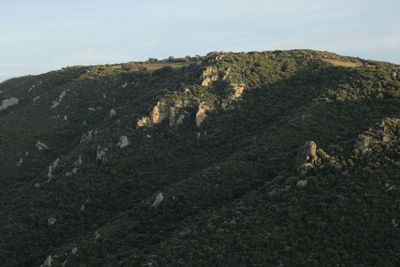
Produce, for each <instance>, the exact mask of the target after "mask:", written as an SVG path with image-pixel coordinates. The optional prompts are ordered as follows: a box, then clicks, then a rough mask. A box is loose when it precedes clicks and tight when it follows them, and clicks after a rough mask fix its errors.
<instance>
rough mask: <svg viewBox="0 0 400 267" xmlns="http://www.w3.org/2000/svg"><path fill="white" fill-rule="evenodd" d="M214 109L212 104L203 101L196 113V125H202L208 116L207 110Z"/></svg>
mask: <svg viewBox="0 0 400 267" xmlns="http://www.w3.org/2000/svg"><path fill="white" fill-rule="evenodd" d="M209 110H212V108H211V107H210V106H208V105H207V104H206V103H204V102H203V103H201V104H200V105H199V108H198V110H197V113H196V126H197V127H200V125H201V124H202V123H203V121H204V120H205V119H206V117H207V111H209Z"/></svg>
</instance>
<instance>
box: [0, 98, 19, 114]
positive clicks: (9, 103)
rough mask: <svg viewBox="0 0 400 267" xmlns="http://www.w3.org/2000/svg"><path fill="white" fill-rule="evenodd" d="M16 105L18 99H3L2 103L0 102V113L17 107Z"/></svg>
mask: <svg viewBox="0 0 400 267" xmlns="http://www.w3.org/2000/svg"><path fill="white" fill-rule="evenodd" d="M18 103H19V99H18V98H16V97H11V98H9V99H4V100H3V101H1V106H0V111H2V110H6V109H7V108H9V107H11V106H14V105H17V104H18Z"/></svg>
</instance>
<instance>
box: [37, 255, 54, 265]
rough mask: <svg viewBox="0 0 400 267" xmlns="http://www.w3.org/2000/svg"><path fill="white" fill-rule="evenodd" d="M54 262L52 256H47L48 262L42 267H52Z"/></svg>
mask: <svg viewBox="0 0 400 267" xmlns="http://www.w3.org/2000/svg"><path fill="white" fill-rule="evenodd" d="M52 262H53V258H52V257H51V255H49V256H47V258H46V260H45V261H44V262H43V264H42V265H40V266H41V267H51V264H52Z"/></svg>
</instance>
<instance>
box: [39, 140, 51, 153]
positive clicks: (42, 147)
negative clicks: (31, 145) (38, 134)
mask: <svg viewBox="0 0 400 267" xmlns="http://www.w3.org/2000/svg"><path fill="white" fill-rule="evenodd" d="M36 148H37V149H38V150H39V151H42V150H46V149H49V147H48V146H47V145H46V144H45V143H42V142H40V141H37V142H36Z"/></svg>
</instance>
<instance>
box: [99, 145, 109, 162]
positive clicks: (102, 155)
mask: <svg viewBox="0 0 400 267" xmlns="http://www.w3.org/2000/svg"><path fill="white" fill-rule="evenodd" d="M107 150H108V149H107V148H105V149H101V147H99V146H98V147H97V150H96V164H97V165H101V164H103V162H104V159H105V156H106V152H107Z"/></svg>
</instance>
